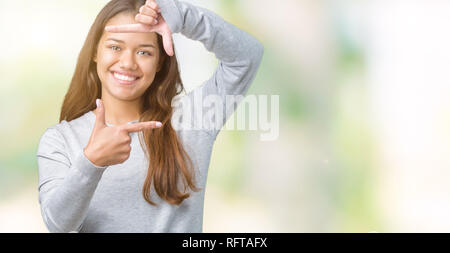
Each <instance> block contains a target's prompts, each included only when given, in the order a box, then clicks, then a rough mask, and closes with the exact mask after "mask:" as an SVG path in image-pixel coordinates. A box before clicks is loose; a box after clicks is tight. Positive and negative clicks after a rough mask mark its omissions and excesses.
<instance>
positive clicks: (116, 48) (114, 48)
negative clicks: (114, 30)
mask: <svg viewBox="0 0 450 253" xmlns="http://www.w3.org/2000/svg"><path fill="white" fill-rule="evenodd" d="M111 49H112V50H114V51H118V50H120V47H118V46H111Z"/></svg>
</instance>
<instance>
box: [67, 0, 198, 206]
mask: <svg viewBox="0 0 450 253" xmlns="http://www.w3.org/2000/svg"><path fill="white" fill-rule="evenodd" d="M144 4H145V0H112V1H110V2H109V3H108V4H106V6H105V7H104V8H103V9H102V10H101V11H100V13H99V14H98V15H97V18H96V19H95V21H94V23H93V24H92V26H91V29H90V30H89V33H88V35H87V38H86V41H85V42H84V45H83V48H82V49H81V52H80V55H79V56H78V61H77V65H76V68H75V72H74V74H73V77H72V81H71V83H70V86H69V89H68V91H67V93H66V95H65V97H64V102H63V104H62V108H61V114H60V118H59V121H60V122H61V121H63V120H66V121H71V120H73V119H76V118H78V117H80V116H82V115H83V114H85V113H87V112H89V111H91V110H94V109H95V108H96V103H95V100H96V99H97V98H101V95H102V94H101V91H102V87H101V82H100V79H99V77H98V74H97V67H96V63H95V62H94V60H93V59H94V56H95V54H96V52H97V46H98V43H99V41H100V38H101V36H102V34H103V30H104V28H105V26H106V24H107V22H108V21H109V20H110V19H111V18H112V17H114V16H115V15H117V14H119V13H130V14H134V15H135V14H137V13H138V12H139V8H140V7H141V6H142V5H144ZM157 37H158V46H159V51H160V59H159V60H160V61H159V64H160V66H161V69H160V71H159V72H157V73H156V76H155V78H154V81H153V83H152V84H151V85H150V86H149V88H148V89H147V90H146V91H145V92H144V94H143V95H142V97H141V105H140V117H139V121H140V122H143V121H153V120H157V121H160V122H162V123H163V127H161V128H159V129H150V130H144V131H143V135H141V133H140V134H139V141H140V144H141V147H142V148H143V150H144V151H145V152H144V153H145V155H146V157H147V159H148V160H149V167H148V171H147V177H146V179H145V183H144V186H143V189H142V194H143V197H144V199H145V200H146V201H147V202H148V203H150V204H152V205H156V204H155V203H154V202H153V201H151V200H150V189H151V184H152V181H153V183H154V188H155V191H156V193H157V194H158V195H159V196H160V197H161V199H163V200H165V201H167V202H168V203H170V204H176V205H179V204H181V203H182V202H183V200H184V199H186V198H188V197H189V196H190V194H189V193H183V192H180V191H179V189H178V182H179V180H180V179H181V178H182V179H184V180H183V183H184V191H186V189H187V187H190V188H191V189H192V190H193V191H199V190H200V189H199V188H197V187H196V186H195V183H194V180H195V176H194V166H193V163H192V160H191V159H190V157H189V155H188V154H187V152H186V151H185V150H184V148H183V146H182V144H181V142H180V140H179V139H178V136H177V134H176V132H175V130H174V129H173V127H172V124H171V120H170V119H171V117H172V113H173V108H172V105H171V102H172V99H173V98H174V97H175V96H176V95H179V94H180V93H181V92H182V91H183V90H184V87H183V83H182V81H181V77H180V72H179V70H178V63H177V59H176V56H175V54H174V55H173V56H171V57H170V56H169V55H167V54H166V52H165V50H164V47H163V43H162V37H161V36H160V35H159V34H157ZM143 142H145V145H144V144H143Z"/></svg>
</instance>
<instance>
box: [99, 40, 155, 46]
mask: <svg viewBox="0 0 450 253" xmlns="http://www.w3.org/2000/svg"><path fill="white" fill-rule="evenodd" d="M108 40H112V41H115V42H118V43H125V42H124V41H123V40H119V39H115V38H107V39H106V41H108ZM139 47H153V48H156V47H155V46H154V45H153V44H142V45H139Z"/></svg>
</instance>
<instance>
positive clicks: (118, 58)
mask: <svg viewBox="0 0 450 253" xmlns="http://www.w3.org/2000/svg"><path fill="white" fill-rule="evenodd" d="M178 32H179V33H181V34H183V35H185V36H186V37H187V38H190V39H193V40H199V41H200V42H202V43H203V45H204V46H205V47H206V49H207V50H209V51H211V52H213V53H214V54H215V55H216V57H217V58H218V59H219V61H220V62H219V65H218V67H217V69H216V71H215V73H214V74H213V76H212V77H211V78H210V79H209V80H207V81H206V82H205V83H204V84H203V85H201V86H199V87H198V88H196V89H195V90H194V91H192V92H190V93H189V94H187V95H185V96H183V97H181V99H180V101H181V102H190V101H193V100H194V98H195V97H200V98H202V99H207V96H214V97H216V98H225V96H226V95H229V94H230V95H244V94H245V93H246V92H247V90H248V88H249V86H250V84H251V82H252V80H253V79H254V76H255V74H256V72H257V69H258V67H259V64H260V62H261V58H262V55H263V46H262V45H261V44H260V43H259V42H258V41H257V40H255V39H254V38H253V37H252V36H250V35H249V34H247V33H245V32H243V31H242V30H240V29H238V28H237V27H235V26H233V25H231V24H229V23H227V22H226V21H224V20H223V19H222V18H220V17H219V16H217V15H216V14H214V13H213V12H211V11H209V10H206V9H203V8H199V7H196V6H194V5H192V4H189V3H185V2H181V1H177V0H159V1H157V2H155V1H150V0H148V1H147V2H144V0H113V1H111V2H109V3H108V4H107V5H106V6H105V7H104V8H103V9H102V10H101V11H100V13H99V14H98V16H97V18H96V20H95V21H94V24H93V25H92V27H91V29H90V31H89V34H88V36H87V39H86V41H85V44H84V46H83V48H82V50H81V52H80V55H79V58H78V62H77V66H76V69H75V72H74V75H73V78H72V81H71V84H70V87H69V90H68V92H67V94H66V96H65V99H64V102H63V105H62V109H61V115H60V123H59V124H57V125H55V126H51V127H49V128H47V130H46V131H45V132H44V134H43V136H42V137H41V140H40V142H39V148H38V152H37V158H38V166H39V202H40V204H41V211H42V216H43V219H44V222H45V224H46V226H47V227H48V229H49V231H51V232H71V231H75V232H202V225H203V204H204V193H205V189H204V187H205V185H206V179H207V172H208V166H209V162H210V156H211V151H212V147H213V143H214V141H215V139H216V136H217V134H218V133H219V131H220V128H221V127H222V126H223V124H224V123H225V122H226V120H227V118H228V117H229V116H230V114H231V113H230V112H229V111H228V110H227V111H226V112H224V113H223V112H222V111H220V110H219V111H216V112H217V113H214V114H211V112H202V111H201V110H200V112H199V110H194V111H195V113H193V118H192V121H189V122H199V121H200V122H207V121H214V122H215V126H216V127H214V128H211V127H202V128H193V127H192V126H193V125H191V124H190V123H189V124H187V126H191V127H187V128H186V127H185V128H182V129H178V128H177V129H175V125H176V123H177V121H179V120H180V119H181V121H182V122H187V121H188V119H187V117H185V115H186V114H184V112H185V111H191V109H189V110H188V108H187V107H186V106H183V107H174V106H173V102H174V101H175V100H174V97H175V96H176V95H179V94H180V92H181V91H183V85H182V82H181V78H180V73H179V70H178V66H177V60H176V56H175V53H174V50H173V47H172V33H178ZM220 101H225V99H223V100H222V99H220ZM216 102H217V101H216ZM221 103H222V102H221ZM181 104H183V105H185V104H186V103H181ZM180 112H181V113H180ZM175 115H183V116H182V117H179V118H177V117H175ZM178 123H179V122H178ZM184 126H186V124H184ZM217 126H218V127H217ZM180 181H181V182H180ZM179 184H182V187H181V189H180V185H179Z"/></svg>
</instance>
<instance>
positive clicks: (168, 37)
mask: <svg viewBox="0 0 450 253" xmlns="http://www.w3.org/2000/svg"><path fill="white" fill-rule="evenodd" d="M135 20H136V22H138V24H129V25H117V26H106V27H105V30H106V31H107V32H113V33H139V32H144V33H145V32H156V33H158V34H160V35H161V36H162V37H163V44H164V50H165V51H166V53H167V54H168V55H169V56H173V41H172V32H171V31H170V27H169V25H167V23H166V21H165V20H164V17H163V16H162V15H161V10H160V9H159V6H158V4H157V3H156V2H155V0H147V1H146V2H145V5H143V6H142V7H141V8H140V9H139V13H138V14H137V15H136V17H135Z"/></svg>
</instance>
